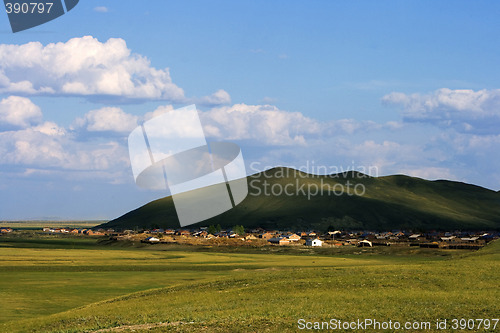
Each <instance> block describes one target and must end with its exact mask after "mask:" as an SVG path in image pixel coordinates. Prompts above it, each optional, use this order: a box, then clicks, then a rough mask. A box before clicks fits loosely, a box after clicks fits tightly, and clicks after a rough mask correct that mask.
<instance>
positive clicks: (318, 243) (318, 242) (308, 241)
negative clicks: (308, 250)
mask: <svg viewBox="0 0 500 333" xmlns="http://www.w3.org/2000/svg"><path fill="white" fill-rule="evenodd" d="M322 245H323V242H322V241H321V240H319V239H317V238H314V239H306V246H322Z"/></svg>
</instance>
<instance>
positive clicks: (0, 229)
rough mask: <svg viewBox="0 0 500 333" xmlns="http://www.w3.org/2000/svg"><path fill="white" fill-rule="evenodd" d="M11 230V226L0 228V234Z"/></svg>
mask: <svg viewBox="0 0 500 333" xmlns="http://www.w3.org/2000/svg"><path fill="white" fill-rule="evenodd" d="M9 232H12V228H0V234H7V233H9Z"/></svg>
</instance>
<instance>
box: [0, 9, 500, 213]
mask: <svg viewBox="0 0 500 333" xmlns="http://www.w3.org/2000/svg"><path fill="white" fill-rule="evenodd" d="M498 17H500V4H499V3H498V2H494V1H475V2H470V1H441V2H438V3H436V2H432V1H405V2H397V1H376V2H375V1H356V2H352V1H111V0H87V1H85V0H82V1H80V3H79V5H78V6H76V7H75V8H74V9H73V10H72V11H70V12H69V13H67V14H66V15H64V16H62V17H60V18H58V19H56V20H54V21H51V22H49V23H47V24H44V25H42V26H39V27H36V28H33V29H30V30H27V31H24V32H19V33H16V34H13V33H12V32H11V31H10V26H9V23H8V19H7V15H6V14H5V15H3V16H1V15H0V220H2V219H14V220H15V219H43V218H64V219H108V218H114V217H117V216H119V215H121V214H123V213H125V212H127V211H129V210H131V209H134V208H136V207H138V206H140V205H142V204H144V203H146V202H148V201H150V200H154V199H156V198H158V197H161V196H162V195H164V193H161V192H151V191H145V190H141V189H139V188H137V187H136V185H135V184H134V180H133V177H132V172H131V169H130V165H129V161H128V152H127V143H126V138H127V135H128V133H130V131H131V130H132V129H133V128H134V127H135V126H137V124H139V123H140V122H141V121H143V120H144V119H145V117H147V116H146V114H147V113H151V112H155V111H156V112H157V113H160V112H163V111H167V110H169V109H171V108H177V107H182V106H186V105H189V104H192V103H196V105H197V107H198V109H199V110H200V111H201V114H200V117H201V119H202V122H203V125H204V129H205V132H206V134H207V137H208V139H209V140H229V141H233V142H237V143H238V144H240V146H241V148H242V152H243V155H244V157H245V161H246V163H247V172H249V173H251V172H253V171H255V169H257V168H265V167H268V166H276V165H288V166H294V167H300V166H305V165H312V164H314V165H317V166H319V165H323V166H327V167H330V168H338V169H342V168H344V169H346V168H350V167H352V166H355V167H356V168H360V167H366V168H367V167H370V166H375V167H376V168H377V169H378V174H379V175H388V174H396V173H403V174H408V175H412V176H417V177H422V178H426V179H443V178H444V179H451V180H457V181H463V182H468V183H474V184H477V185H480V186H484V187H487V188H490V189H493V190H500V171H499V170H500V157H499V155H500V154H498V148H497V147H498V146H499V144H500V133H499V129H500V90H499V89H500V84H499V83H498V78H499V77H500V73H499V72H500V66H498V60H499V59H498V58H499V56H498V55H499V54H500V43H499V39H500V37H499V36H500V21H499V20H498ZM33 42H34V43H33ZM29 43H31V44H29ZM150 115H151V114H150Z"/></svg>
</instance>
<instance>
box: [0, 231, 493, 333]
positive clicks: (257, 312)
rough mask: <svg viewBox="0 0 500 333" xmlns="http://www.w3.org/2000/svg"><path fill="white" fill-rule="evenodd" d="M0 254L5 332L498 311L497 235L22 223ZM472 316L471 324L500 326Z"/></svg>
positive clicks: (281, 327)
mask: <svg viewBox="0 0 500 333" xmlns="http://www.w3.org/2000/svg"><path fill="white" fill-rule="evenodd" d="M0 255H1V258H2V260H1V261H0V279H1V281H2V288H1V289H0V332H132V331H134V332H163V331H183V332H184V331H185V332H191V331H194V332H197V331H203V332H233V331H243V332H247V331H248V332H262V331H268V332H283V331H299V330H300V328H303V330H302V331H304V330H305V331H308V328H309V327H314V326H313V325H315V323H318V325H319V324H321V323H323V322H326V323H328V324H330V323H334V322H335V321H336V320H340V321H341V322H344V321H346V322H353V321H357V320H358V319H360V320H365V319H373V320H376V321H379V322H388V321H389V320H390V321H391V322H399V323H401V324H404V323H406V322H408V323H411V324H412V325H415V326H413V328H411V329H410V330H407V331H415V332H423V331H425V332H433V331H436V332H437V331H442V330H438V329H437V328H436V327H435V326H436V321H437V320H441V321H443V320H445V319H446V320H447V325H448V327H447V328H448V329H450V328H451V326H450V325H451V323H452V320H453V319H462V318H464V319H495V318H499V316H500V303H499V302H498V300H499V299H500V292H499V288H498V287H499V286H500V273H499V272H500V243H499V242H498V241H497V242H494V243H491V244H489V245H488V246H486V247H485V248H483V249H481V250H479V251H460V250H438V249H418V248H415V249H414V248H411V249H410V248H403V249H396V248H394V249H388V248H385V247H384V248H371V249H366V248H363V249H360V248H354V247H352V248H346V249H341V250H338V249H333V248H332V249H326V248H323V249H310V248H309V249H301V250H293V249H286V248H285V249H283V248H278V247H274V246H267V247H262V248H248V249H245V248H240V249H235V248H231V247H224V246H221V247H211V248H208V247H197V246H176V245H162V244H158V245H145V244H139V243H138V244H133V243H120V242H113V243H110V242H107V241H106V240H105V239H104V238H103V237H97V238H92V237H76V236H50V237H49V236H46V235H42V234H40V233H35V232H31V233H30V232H20V233H19V234H17V235H9V236H1V237H0ZM427 322H429V323H431V327H430V328H425V329H423V327H425V326H424V323H427ZM306 325H308V326H306ZM419 325H420V326H419ZM475 325H476V327H474V329H472V330H470V329H467V330H464V332H465V331H467V332H471V331H481V332H488V331H491V332H498V331H500V327H499V326H500V324H499V325H497V327H496V328H495V329H493V328H492V327H490V328H489V329H484V327H481V328H480V329H478V328H477V324H475ZM417 326H419V327H417ZM323 328H325V326H323ZM327 328H328V327H327ZM329 328H330V329H331V327H329ZM459 328H460V327H459ZM335 331H346V332H348V331H353V330H352V329H345V330H344V329H335ZM364 331H367V332H370V331H384V330H377V329H375V328H373V327H365V328H364ZM385 331H391V330H390V329H389V330H385ZM457 331H460V330H457Z"/></svg>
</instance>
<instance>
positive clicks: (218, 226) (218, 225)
mask: <svg viewBox="0 0 500 333" xmlns="http://www.w3.org/2000/svg"><path fill="white" fill-rule="evenodd" d="M215 229H216V230H217V232H221V231H222V227H221V226H220V224H217V226H216V227H215Z"/></svg>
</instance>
